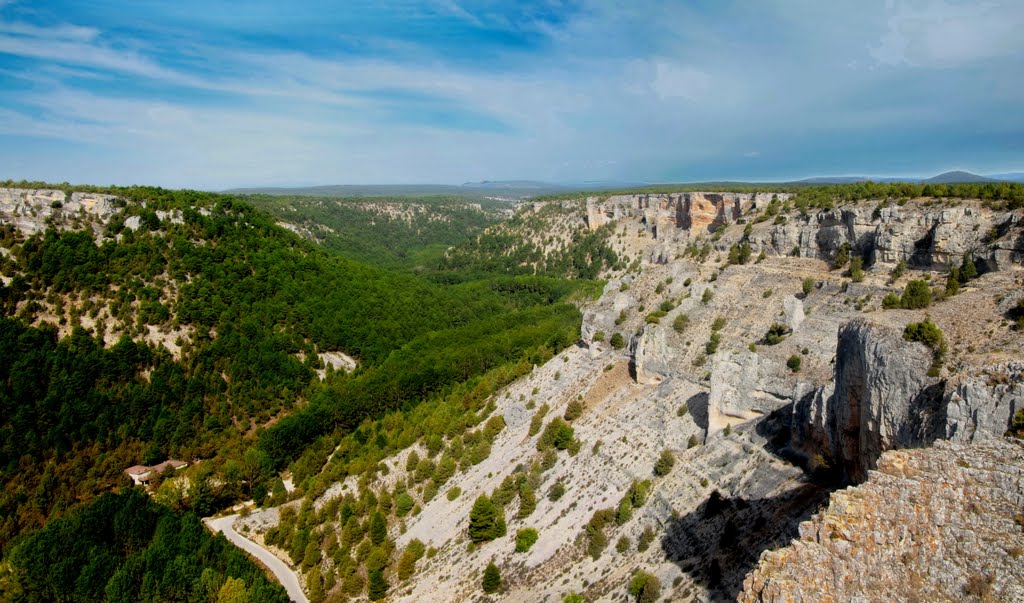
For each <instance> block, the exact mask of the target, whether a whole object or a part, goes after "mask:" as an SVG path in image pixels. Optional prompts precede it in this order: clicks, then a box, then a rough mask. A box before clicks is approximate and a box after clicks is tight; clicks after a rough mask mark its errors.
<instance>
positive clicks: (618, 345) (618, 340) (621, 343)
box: [608, 333, 626, 350]
mask: <svg viewBox="0 0 1024 603" xmlns="http://www.w3.org/2000/svg"><path fill="white" fill-rule="evenodd" d="M608 343H610V344H612V347H613V348H615V349H616V350H621V349H622V348H624V347H626V340H625V339H623V337H622V333H615V334H613V335H612V338H611V340H609V342H608Z"/></svg>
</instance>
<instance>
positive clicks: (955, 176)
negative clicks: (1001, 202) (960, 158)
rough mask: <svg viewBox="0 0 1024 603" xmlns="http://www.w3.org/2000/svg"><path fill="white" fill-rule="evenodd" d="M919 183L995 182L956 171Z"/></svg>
mask: <svg viewBox="0 0 1024 603" xmlns="http://www.w3.org/2000/svg"><path fill="white" fill-rule="evenodd" d="M921 182H923V183H924V184H968V183H973V182H982V183H984V182H995V180H993V179H991V178H986V177H984V176H979V175H977V174H972V173H970V172H964V171H959V170H957V171H953V172H945V173H942V174H939V175H938V176H935V177H934V178H929V179H927V180H921Z"/></svg>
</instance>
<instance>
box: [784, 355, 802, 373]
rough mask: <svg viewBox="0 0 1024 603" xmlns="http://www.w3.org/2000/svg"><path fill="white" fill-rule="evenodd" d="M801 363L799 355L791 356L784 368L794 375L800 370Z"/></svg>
mask: <svg viewBox="0 0 1024 603" xmlns="http://www.w3.org/2000/svg"><path fill="white" fill-rule="evenodd" d="M801 363H802V360H801V359H800V354H793V355H792V356H790V357H789V360H787V361H786V366H787V367H788V368H789V370H791V371H793V372H794V373H795V372H797V371H799V370H800V365H801Z"/></svg>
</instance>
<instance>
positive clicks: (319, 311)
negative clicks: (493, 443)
mask: <svg viewBox="0 0 1024 603" xmlns="http://www.w3.org/2000/svg"><path fill="white" fill-rule="evenodd" d="M71 190H72V189H71V188H68V189H67V192H69V193H70V192H71ZM74 190H79V189H78V188H75V189H74ZM91 190H94V191H95V192H105V193H109V194H114V195H117V196H118V197H119V198H120V199H121V200H122V201H121V202H119V206H120V207H121V210H120V211H119V212H117V213H115V214H114V215H113V216H109V217H108V218H106V219H105V222H104V223H103V224H100V225H98V226H99V227H101V228H100V230H101V234H100V235H99V236H96V235H95V234H94V232H90V231H89V230H78V231H68V230H62V229H57V228H48V229H46V230H45V231H44V232H41V233H39V234H35V235H31V236H25V235H24V234H22V233H20V232H18V231H16V230H14V229H13V228H11V227H3V230H2V232H0V239H2V240H0V245H2V246H3V247H4V248H5V249H6V250H7V253H5V254H3V256H2V258H0V272H2V273H3V275H4V276H6V277H8V278H7V279H5V280H6V284H2V283H0V307H2V308H3V311H4V315H5V317H4V318H0V409H2V414H0V479H2V481H3V486H4V487H3V490H2V492H0V547H2V548H3V550H4V553H5V555H8V554H12V553H11V551H12V550H13V549H16V548H17V547H18V546H21V545H20V544H19V543H25V542H30V541H31V540H25V535H26V534H28V533H29V532H30V531H31V530H35V529H38V528H40V527H42V526H44V525H55V524H53V522H54V520H56V519H57V518H60V517H62V516H68V517H71V516H73V514H74V513H76V512H78V511H75V510H74V509H76V506H78V505H81V504H82V503H88V501H90V500H92V499H94V498H95V497H96V496H98V495H100V494H101V493H103V492H105V491H108V490H111V489H112V488H117V487H120V486H123V485H125V484H126V483H127V478H126V477H124V476H123V474H122V471H123V470H124V469H125V468H127V467H128V466H131V465H133V464H137V463H145V464H150V463H156V462H160V461H162V460H164V459H166V458H168V457H174V458H182V459H185V460H189V461H198V462H193V467H192V468H190V469H189V471H188V472H189V479H190V480H191V482H192V486H191V487H190V488H188V489H187V491H182V490H181V489H180V488H178V489H176V488H172V487H164V486H166V485H167V484H170V483H171V481H172V480H168V481H167V483H166V484H164V485H162V486H161V487H159V488H157V492H156V494H157V496H156V500H158V501H160V502H161V503H163V504H165V505H167V507H169V508H171V509H174V510H177V511H181V512H186V511H187V512H194V513H197V514H199V515H206V514H209V513H211V512H213V511H215V510H216V509H218V508H223V507H224V506H226V505H227V504H230V503H233V502H235V501H237V500H244V499H246V498H250V497H254V498H255V499H256V500H257V502H260V503H263V502H270V501H277V502H280V500H281V486H280V480H279V479H278V478H277V470H281V469H286V468H291V469H292V471H293V473H294V474H296V475H297V476H298V477H300V478H301V479H299V480H298V482H299V492H298V494H302V493H303V492H304V491H305V490H306V489H307V488H310V487H312V486H314V485H315V484H314V483H312V482H309V481H308V479H306V478H308V477H309V476H311V475H312V474H314V473H316V471H313V470H312V468H313V467H314V465H315V462H314V461H316V459H320V460H319V461H316V462H321V463H322V461H323V460H324V459H325V458H326V455H325V454H322V452H323V450H324V448H325V447H327V446H330V447H333V446H335V445H337V443H338V442H339V441H340V438H346V439H345V441H356V440H358V439H362V438H363V437H364V436H363V434H364V433H365V431H360V430H361V429H362V430H373V431H377V430H378V429H379V428H378V427H374V425H376V424H377V421H379V420H391V421H394V420H395V417H401V416H404V413H409V412H417V411H416V410H415V409H416V408H417V407H419V406H421V405H422V403H423V402H424V401H427V402H430V404H428V405H427V406H428V407H430V408H438V409H440V408H450V406H449V405H450V404H451V400H454V399H456V398H458V399H460V400H465V399H466V396H467V395H468V396H470V397H471V398H472V397H473V396H474V395H475V394H466V393H462V394H458V393H457V392H465V390H464V388H467V387H468V388H469V390H468V391H469V392H478V391H479V389H478V388H479V387H480V383H481V382H480V381H479V379H480V378H482V377H486V378H485V381H484V382H486V383H496V382H502V383H503V382H505V379H506V378H511V377H509V375H516V374H521V371H522V367H524V366H530V365H531V364H532V363H534V362H543V360H545V359H546V358H549V357H550V356H551V355H552V354H553V353H556V352H557V351H558V350H560V349H562V348H563V347H565V346H566V345H569V344H571V343H573V342H574V341H575V340H576V337H577V334H578V329H579V320H580V314H579V311H578V310H577V308H576V307H575V306H574V305H572V304H569V303H566V302H567V301H568V300H570V299H571V298H573V297H574V296H577V295H592V294H594V293H595V292H596V290H595V288H594V286H593V285H592V284H590V283H589V282H583V281H577V282H567V281H564V280H559V279H545V278H540V277H533V276H519V277H504V278H497V279H484V280H473V279H459V280H460V282H459V283H458V284H453V285H446V284H440V283H436V282H433V281H431V280H429V279H424V278H422V277H418V276H415V275H412V274H403V273H401V272H397V271H394V270H388V269H383V268H381V267H375V266H371V265H368V264H364V263H359V262H356V261H352V260H351V259H348V258H346V257H342V256H341V254H339V253H337V251H333V252H332V251H330V250H328V251H325V250H323V249H321V248H319V247H317V246H316V245H314V244H312V243H310V242H308V241H305V240H303V239H301V238H300V237H298V236H296V235H294V234H292V233H290V232H288V231H286V230H285V229H283V228H280V227H279V226H277V225H276V223H275V220H274V218H272V217H270V216H268V215H266V214H264V213H262V212H260V211H257V210H255V209H253V208H252V207H251V206H249V205H248V204H246V203H244V202H241V201H239V200H238V199H236V198H232V197H230V196H225V195H216V194H208V193H201V192H195V191H166V190H162V189H154V188H141V187H132V188H114V189H91ZM89 226H90V225H88V224H86V225H85V226H83V228H86V229H87V228H88V227H89ZM161 342H163V344H161ZM170 350H174V352H172V351H170ZM335 351H337V352H344V353H346V354H348V355H350V356H352V357H353V358H355V359H356V360H357V361H358V363H359V366H358V368H357V369H356V370H355V371H354V372H353V373H351V374H348V373H345V372H343V371H340V370H338V371H335V370H332V369H331V368H330V367H325V366H324V364H323V362H322V360H321V357H320V356H319V354H321V353H324V352H335ZM513 367H519V368H514V369H513ZM325 369H326V370H325ZM318 371H319V372H320V374H321V375H322V379H321V378H320V377H318V376H317V372H318ZM503 376H504V377H503ZM453 396H455V397H453ZM445 400H448V401H449V402H447V403H446V402H445ZM445 412H448V411H445ZM388 417H390V419H389V418H388ZM459 424H465V423H464V422H462V423H459ZM401 431H403V432H404V433H405V436H402V437H398V436H397V434H396V435H395V436H394V437H393V438H392V439H391V441H390V442H382V441H381V440H382V438H384V437H385V436H383V435H382V434H380V433H379V434H378V436H374V438H375V439H374V442H375V443H377V444H383V445H382V446H381V447H380V448H382V449H391V448H393V447H394V446H396V445H400V444H401V443H403V442H405V444H404V445H408V443H410V442H407V438H408V437H410V436H411V434H412V433H413V431H415V430H412V431H410V430H409V429H407V428H406V429H404V430H401ZM352 438H356V440H353V439H352ZM373 450H375V449H371V448H369V447H368V448H367V450H366V451H353V452H352V453H350V454H348V453H347V454H344V455H340V456H338V458H347V459H350V460H352V461H353V462H355V463H356V465H358V464H359V463H361V462H363V459H365V458H368V456H367V455H370V456H372V455H375V454H377V453H376V452H374V451H373ZM317 469H319V467H317ZM97 504H99V503H97ZM87 508H91V507H87ZM69 513H71V515H68V514H69ZM48 522H49V523H48ZM54 529H57V528H54ZM33 538H34V537H33ZM46 542H49V541H46ZM38 546H42V545H38ZM19 550H20V549H19ZM148 572H149V570H145V571H143V573H144V574H147V575H148Z"/></svg>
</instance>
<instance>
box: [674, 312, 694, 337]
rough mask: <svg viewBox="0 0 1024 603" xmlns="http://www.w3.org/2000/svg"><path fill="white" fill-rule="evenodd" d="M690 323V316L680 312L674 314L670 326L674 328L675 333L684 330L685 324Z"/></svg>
mask: <svg viewBox="0 0 1024 603" xmlns="http://www.w3.org/2000/svg"><path fill="white" fill-rule="evenodd" d="M689 324H690V317H689V316H687V315H686V314H680V315H679V316H676V319H675V320H674V321H672V328H673V329H675V331H676V333H682V332H683V331H685V330H686V327H687V325H689Z"/></svg>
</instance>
